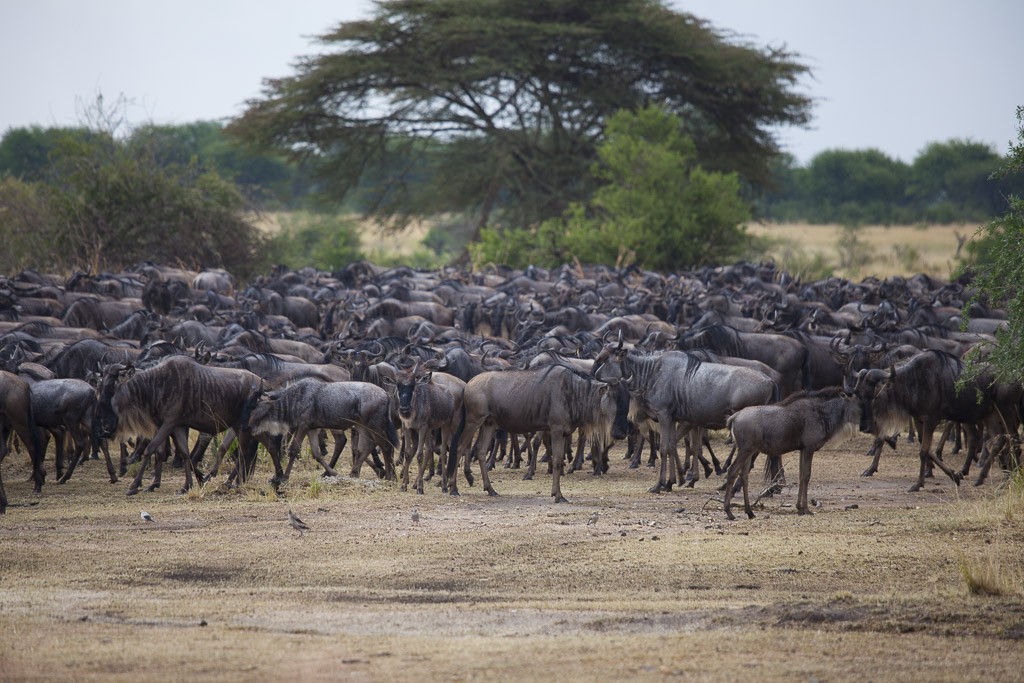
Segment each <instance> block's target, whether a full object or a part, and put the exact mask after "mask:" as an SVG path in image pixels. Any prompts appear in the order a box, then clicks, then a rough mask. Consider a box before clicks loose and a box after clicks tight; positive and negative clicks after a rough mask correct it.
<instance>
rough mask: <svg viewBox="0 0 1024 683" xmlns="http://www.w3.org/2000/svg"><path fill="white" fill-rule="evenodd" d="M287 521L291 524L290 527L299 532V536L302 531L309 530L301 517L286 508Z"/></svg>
mask: <svg viewBox="0 0 1024 683" xmlns="http://www.w3.org/2000/svg"><path fill="white" fill-rule="evenodd" d="M288 523H289V524H291V525H292V528H293V529H295V530H296V531H298V532H299V536H301V535H302V532H303V531H309V527H308V526H307V525H306V523H305V522H303V521H302V520H301V519H299V518H298V517H296V516H295V513H294V512H292V511H291V509H289V510H288Z"/></svg>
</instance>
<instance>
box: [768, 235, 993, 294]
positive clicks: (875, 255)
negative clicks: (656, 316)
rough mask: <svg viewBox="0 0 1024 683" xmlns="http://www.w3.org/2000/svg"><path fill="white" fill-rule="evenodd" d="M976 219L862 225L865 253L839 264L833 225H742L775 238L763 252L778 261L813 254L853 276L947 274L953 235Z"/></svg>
mask: <svg viewBox="0 0 1024 683" xmlns="http://www.w3.org/2000/svg"><path fill="white" fill-rule="evenodd" d="M977 228H978V226H976V225H914V226H911V225H900V226H889V227H886V226H881V225H868V226H863V227H861V228H858V229H857V230H856V235H857V239H858V240H859V241H860V242H861V243H862V244H863V245H865V247H866V248H867V250H868V252H869V253H870V259H869V261H868V262H867V264H865V265H863V266H860V267H859V268H854V269H850V268H845V269H844V268H841V267H839V263H840V258H839V250H838V244H839V242H840V239H841V238H842V235H843V228H842V227H841V226H839V225H810V224H807V223H765V224H755V225H751V226H749V228H748V231H749V232H750V233H751V234H753V235H757V236H762V237H769V238H771V239H772V240H775V241H776V242H777V246H775V247H774V248H773V249H772V250H771V252H770V253H769V254H768V255H770V256H772V257H773V258H775V259H776V260H777V261H778V262H780V263H787V262H789V261H793V260H797V261H799V260H801V259H802V260H804V261H809V260H811V259H814V258H815V257H818V258H820V259H822V260H823V261H824V262H825V263H827V264H828V265H830V266H832V269H833V271H834V272H835V274H836V275H839V276H842V277H848V278H850V279H854V280H859V279H861V278H863V277H866V276H868V275H876V276H878V277H888V276H890V275H912V274H915V273H927V274H928V275H932V276H935V277H941V278H949V277H950V275H951V274H952V273H953V271H954V270H955V269H956V258H955V257H956V252H957V236H961V237H966V238H971V237H973V236H974V233H975V231H976V230H977Z"/></svg>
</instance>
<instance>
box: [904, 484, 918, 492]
mask: <svg viewBox="0 0 1024 683" xmlns="http://www.w3.org/2000/svg"><path fill="white" fill-rule="evenodd" d="M920 490H921V484H914V485H913V486H911V487H910V488H909V489H907V493H917V492H918V491H920Z"/></svg>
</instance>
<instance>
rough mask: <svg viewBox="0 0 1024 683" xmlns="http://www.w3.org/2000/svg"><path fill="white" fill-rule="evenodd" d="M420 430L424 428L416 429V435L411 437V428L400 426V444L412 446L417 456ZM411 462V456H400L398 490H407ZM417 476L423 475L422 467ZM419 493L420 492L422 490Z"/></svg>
mask: <svg viewBox="0 0 1024 683" xmlns="http://www.w3.org/2000/svg"><path fill="white" fill-rule="evenodd" d="M422 431H424V430H422V429H420V430H417V433H416V437H415V438H413V431H412V430H411V429H409V428H407V427H402V444H403V445H407V446H409V447H410V448H412V449H413V453H415V454H416V456H417V457H419V455H420V434H419V432H422ZM411 462H412V457H404V456H403V458H402V478H401V482H402V483H401V486H399V487H398V490H399V491H408V490H409V464H410V463H411ZM419 476H423V468H422V467H421V468H420V472H419ZM420 493H422V491H421V492H420Z"/></svg>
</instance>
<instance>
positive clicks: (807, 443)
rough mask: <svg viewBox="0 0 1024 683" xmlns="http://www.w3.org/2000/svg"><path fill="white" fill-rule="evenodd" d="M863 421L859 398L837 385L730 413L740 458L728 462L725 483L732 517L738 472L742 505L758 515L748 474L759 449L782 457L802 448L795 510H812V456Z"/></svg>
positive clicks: (804, 511) (726, 500)
mask: <svg viewBox="0 0 1024 683" xmlns="http://www.w3.org/2000/svg"><path fill="white" fill-rule="evenodd" d="M859 421H860V405H859V404H858V402H857V399H856V397H854V396H851V395H849V394H846V393H844V392H843V391H842V390H841V389H839V388H838V387H830V388H827V389H820V390H818V391H811V392H799V393H796V394H792V395H790V396H789V397H787V398H785V399H783V400H782V401H780V402H779V403H775V404H773V405H767V406H751V407H748V408H744V409H743V410H741V411H739V412H737V413H736V414H735V415H733V416H732V417H731V418H729V423H728V426H729V429H730V431H731V432H732V438H733V439H734V440H735V441H736V448H737V453H736V459H735V460H733V462H732V465H730V466H729V473H728V476H727V478H726V482H725V497H724V501H723V503H724V506H725V514H726V516H727V517H728V518H729V519H735V517H733V514H732V508H731V504H730V503H731V501H732V494H733V489H734V488H735V485H736V477H737V476H739V477H740V478H741V480H742V482H743V509H744V511H745V512H746V513H747V517H750V518H753V517H754V511H753V510H751V508H750V494H749V492H748V479H749V475H750V465H751V462H752V461H753V458H754V456H755V455H757V454H758V453H764V454H765V455H767V456H769V457H775V458H779V457H781V456H782V454H783V453H789V452H790V451H800V488H799V492H798V493H797V498H796V509H797V512H798V513H799V514H801V515H805V514H808V513H809V512H810V510H809V509H808V506H807V484H808V482H810V480H811V458H812V457H813V456H814V453H815V452H816V451H818V450H820V449H821V447H822V446H824V445H825V444H826V443H828V442H829V441H830V440H832V439H834V438H836V437H837V436H839V435H840V434H841V433H844V432H848V433H850V434H852V433H854V431H855V430H856V428H857V425H858V423H859Z"/></svg>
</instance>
